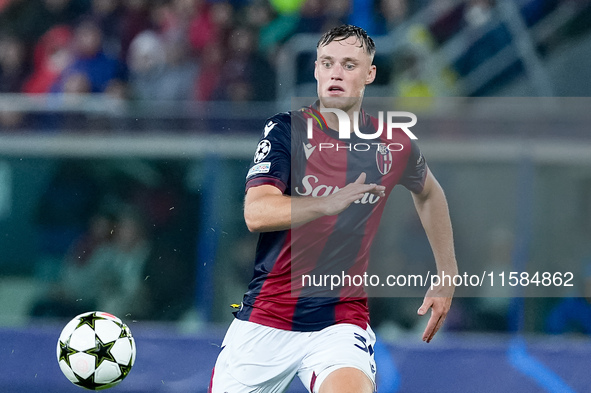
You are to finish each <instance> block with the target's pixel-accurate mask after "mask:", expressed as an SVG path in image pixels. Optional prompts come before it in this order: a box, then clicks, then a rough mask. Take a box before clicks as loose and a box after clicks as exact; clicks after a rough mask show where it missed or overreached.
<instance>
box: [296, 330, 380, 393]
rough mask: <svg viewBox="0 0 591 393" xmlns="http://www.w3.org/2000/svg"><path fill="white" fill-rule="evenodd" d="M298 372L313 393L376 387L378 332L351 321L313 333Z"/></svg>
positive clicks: (358, 392)
mask: <svg viewBox="0 0 591 393" xmlns="http://www.w3.org/2000/svg"><path fill="white" fill-rule="evenodd" d="M306 345H307V350H306V352H307V355H306V357H305V358H304V359H303V361H302V367H300V369H299V370H298V376H299V377H300V379H301V380H302V382H303V383H304V386H306V388H307V389H308V391H309V392H310V393H333V392H339V393H348V392H351V393H353V392H354V393H371V392H373V391H374V390H375V372H376V366H375V360H374V356H373V353H374V352H373V347H374V345H375V335H374V334H373V331H372V330H371V328H370V327H369V326H368V328H367V330H363V329H361V328H360V327H359V326H355V325H351V324H339V325H335V326H331V327H328V328H326V329H324V330H322V331H320V332H315V333H313V334H312V335H311V337H310V340H309V341H308V342H307V343H306Z"/></svg>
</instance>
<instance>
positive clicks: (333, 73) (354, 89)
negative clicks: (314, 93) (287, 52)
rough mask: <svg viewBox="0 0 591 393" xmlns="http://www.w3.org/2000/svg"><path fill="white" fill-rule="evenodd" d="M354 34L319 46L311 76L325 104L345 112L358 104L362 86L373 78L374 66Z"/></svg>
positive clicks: (362, 89)
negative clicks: (316, 83)
mask: <svg viewBox="0 0 591 393" xmlns="http://www.w3.org/2000/svg"><path fill="white" fill-rule="evenodd" d="M371 62H372V58H371V56H370V55H369V54H367V52H366V51H365V49H364V48H363V47H361V44H360V42H359V40H358V39H357V38H356V37H349V38H347V39H346V40H342V41H332V42H331V43H329V44H328V45H324V46H321V47H319V48H318V51H317V59H316V66H315V69H314V77H315V78H316V80H317V81H318V98H319V99H320V102H321V104H322V105H323V106H324V107H326V108H337V109H341V110H344V111H345V112H348V111H350V110H352V109H353V110H356V109H357V108H358V106H359V105H360V104H361V99H362V98H363V92H364V91H365V86H366V85H368V84H370V83H372V82H373V80H374V79H375V74H376V66H375V65H372V64H371Z"/></svg>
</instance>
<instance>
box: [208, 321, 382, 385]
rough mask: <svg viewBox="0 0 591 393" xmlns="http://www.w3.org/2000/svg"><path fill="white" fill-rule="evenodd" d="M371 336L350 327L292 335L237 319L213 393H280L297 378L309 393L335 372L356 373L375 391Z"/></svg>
mask: <svg viewBox="0 0 591 393" xmlns="http://www.w3.org/2000/svg"><path fill="white" fill-rule="evenodd" d="M375 340H376V339H375V335H374V333H373V331H372V330H371V328H370V327H369V326H368V327H367V329H366V330H363V329H362V328H360V327H359V326H356V325H352V324H338V325H333V326H330V327H327V328H326V329H323V330H321V331H318V332H292V331H288V330H281V329H275V328H271V327H268V326H263V325H259V324H257V323H253V322H247V321H242V320H239V319H235V320H234V321H233V322H232V324H231V325H230V327H229V329H228V332H227V333H226V337H225V338H224V341H223V342H222V349H221V352H220V354H219V356H218V359H217V362H216V364H215V367H214V370H213V373H212V378H211V384H210V391H209V392H211V393H255V392H256V393H281V392H284V391H285V390H287V388H288V386H289V384H290V383H291V381H292V379H293V378H295V376H296V375H297V376H298V377H299V378H300V380H301V381H302V383H303V384H304V386H305V387H306V388H307V389H308V391H309V392H310V393H317V392H318V390H319V389H320V385H322V382H323V381H324V380H325V379H326V377H327V376H328V375H329V374H330V373H331V372H332V371H334V370H337V369H339V368H343V367H353V368H357V369H359V370H361V371H363V372H364V373H365V375H367V377H368V378H369V379H370V380H371V381H372V383H373V384H374V387H375V375H376V364H375V361H374V356H373V348H374V345H375Z"/></svg>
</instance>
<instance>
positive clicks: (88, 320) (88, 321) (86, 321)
mask: <svg viewBox="0 0 591 393" xmlns="http://www.w3.org/2000/svg"><path fill="white" fill-rule="evenodd" d="M101 319H103V318H102V317H99V316H97V315H96V314H95V313H91V314H88V315H83V316H81V317H80V322H78V326H76V329H78V328H79V327H80V326H82V325H88V326H90V327H91V328H92V330H94V324H95V322H96V321H98V320H101Z"/></svg>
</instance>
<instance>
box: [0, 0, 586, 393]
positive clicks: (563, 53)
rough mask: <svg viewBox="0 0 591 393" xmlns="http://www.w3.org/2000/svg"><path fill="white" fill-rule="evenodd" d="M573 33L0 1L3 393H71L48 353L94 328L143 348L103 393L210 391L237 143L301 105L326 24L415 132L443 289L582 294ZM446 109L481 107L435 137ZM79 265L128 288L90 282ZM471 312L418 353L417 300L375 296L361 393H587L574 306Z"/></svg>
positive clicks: (575, 7)
mask: <svg viewBox="0 0 591 393" xmlns="http://www.w3.org/2000/svg"><path fill="white" fill-rule="evenodd" d="M590 18H591V2H589V1H585V0H515V1H510V0H496V1H486V0H470V1H459V0H431V1H429V0H416V1H415V0H381V1H380V0H375V1H372V0H350V1H328V0H306V1H303V0H283V1H281V0H275V1H267V0H260V1H257V0H233V1H204V0H171V1H166V0H154V1H148V0H124V1H117V0H95V1H91V0H2V1H0V93H1V94H0V130H1V132H0V234H2V236H0V250H1V252H0V367H1V368H2V373H0V390H1V391H3V392H32V391H47V392H66V391H77V389H78V388H76V387H74V386H73V385H71V384H70V383H69V382H67V381H66V379H65V378H64V377H63V376H62V375H61V372H60V371H59V368H58V366H57V362H56V361H55V355H54V353H55V352H54V345H55V342H56V340H57V336H58V333H59V330H60V329H61V327H62V326H63V325H64V324H65V323H66V322H67V320H69V319H70V318H71V317H72V316H74V315H76V313H78V312H79V311H80V312H81V311H87V310H88V309H91V308H94V307H99V308H100V307H103V308H105V307H107V308H109V309H108V310H106V311H110V312H112V313H114V314H116V315H119V316H120V317H121V318H122V319H124V320H126V322H128V323H129V325H130V327H131V329H132V331H133V333H134V334H135V336H136V340H137V344H138V359H137V362H136V365H135V367H134V370H133V371H132V372H131V374H130V376H129V377H128V378H127V380H126V381H125V382H124V383H123V384H121V385H120V386H119V387H118V388H116V389H114V390H113V391H121V392H189V391H194V392H204V391H205V390H206V385H207V381H208V379H209V375H210V371H211V367H212V365H213V362H214V360H215V356H216V354H217V350H218V348H217V345H219V343H220V340H221V337H222V335H223V332H224V329H225V327H226V326H227V324H228V322H229V321H230V320H231V309H230V308H229V304H231V303H235V302H239V301H240V299H241V295H242V293H243V291H244V288H245V286H246V284H247V282H248V280H249V278H250V274H251V264H252V259H251V258H252V255H253V251H254V247H255V244H256V236H255V235H253V234H250V233H248V231H247V229H246V227H245V225H244V223H243V219H242V214H241V209H242V205H241V204H242V196H243V179H244V176H245V173H246V171H247V170H248V163H249V160H250V159H251V157H252V154H253V152H254V147H255V145H256V140H257V138H258V136H259V134H260V132H261V128H262V125H263V124H264V120H265V119H266V118H267V117H269V116H270V115H272V114H273V113H275V112H278V111H285V110H288V109H289V108H290V105H291V98H292V97H306V96H312V95H314V80H313V78H312V70H313V56H314V48H315V45H316V42H317V39H318V36H319V34H320V32H322V31H324V30H326V29H327V28H328V27H331V26H333V25H336V24H339V23H342V22H349V23H353V24H357V25H360V26H362V27H364V28H366V29H367V30H368V32H369V33H370V34H371V35H372V36H374V37H375V38H376V43H377V46H378V56H376V64H377V65H378V70H379V71H378V76H379V77H378V80H377V81H376V83H375V85H374V86H371V88H370V89H368V91H367V95H368V96H369V95H371V96H376V97H397V98H400V99H405V100H407V101H404V102H405V103H406V104H410V105H411V106H414V108H416V110H417V111H419V124H430V125H432V126H431V127H428V130H427V131H425V132H423V133H420V131H417V134H418V135H419V138H420V144H421V147H422V149H423V150H424V151H425V155H426V156H427V158H428V161H429V164H430V166H431V168H432V169H433V171H434V172H436V173H437V175H438V178H439V180H440V182H441V183H442V185H443V187H444V188H445V190H446V193H447V195H448V199H449V203H450V209H451V212H452V220H453V223H454V229H455V237H456V248H457V255H458V261H459V264H460V270H466V266H470V269H473V270H483V269H492V268H495V269H506V270H511V269H513V270H523V268H524V267H525V266H530V267H531V266H534V267H536V269H538V270H551V271H566V270H572V271H573V272H574V273H575V277H576V278H577V280H578V282H580V283H581V285H580V286H579V287H578V288H581V289H582V288H583V287H584V285H585V283H586V282H589V280H588V279H587V277H589V276H591V268H590V267H589V266H590V265H589V264H590V263H591V246H589V244H590V242H589V239H590V236H591V171H590V169H591V133H590V131H589V129H588V128H589V127H588V125H589V124H590V122H589V118H588V116H589V114H588V113H585V112H586V108H588V107H589V105H588V104H589V103H591V102H590V101H589V100H588V99H587V98H585V97H587V96H589V92H590V91H591V77H590V76H589V72H588V70H589V69H590V66H591V35H590V29H589V27H591V25H590V24H589V20H590ZM414 97H423V98H420V99H417V98H414ZM442 97H455V98H442ZM484 97H522V98H497V99H491V100H490V101H487V99H485V98H484ZM523 97H526V98H523ZM527 97H532V98H531V99H528V98H527ZM533 97H546V98H547V99H543V100H542V99H540V98H537V99H536V98H533ZM566 97H568V98H566ZM446 102H448V103H449V102H452V103H455V104H456V107H459V108H460V110H459V111H460V112H461V110H462V109H461V108H463V106H462V105H461V104H460V103H462V102H468V103H469V104H471V105H472V104H473V105H475V107H476V108H480V110H473V111H471V113H470V116H461V117H453V116H452V117H449V116H447V117H442V116H441V114H440V113H438V112H437V111H435V110H433V108H436V107H438V105H436V104H441V103H446ZM483 108H484V109H483ZM515 108H519V110H517V111H516V110H515ZM557 108H558V109H557ZM514 118H517V119H518V120H519V121H520V122H522V123H525V124H527V126H526V127H525V128H523V127H522V128H519V130H516V129H514V128H513V126H511V125H510V124H512V123H511V120H512V119H514ZM443 120H444V121H443ZM442 122H443V123H442ZM441 124H443V125H442V126H439V125H441ZM391 204H392V205H396V206H401V207H397V208H396V209H392V216H391V217H392V219H390V220H388V222H387V223H386V224H389V226H388V227H387V229H388V232H387V233H388V236H391V237H390V238H389V239H390V240H389V242H390V243H391V246H392V249H393V251H392V252H393V256H392V259H393V260H395V261H397V262H398V263H399V264H425V265H426V266H427V265H428V264H430V263H432V257H431V255H430V253H429V252H428V247H427V246H426V245H425V241H426V239H425V237H424V235H423V234H422V232H421V229H420V224H419V223H418V220H417V217H416V214H414V213H412V211H413V210H412V205H411V201H410V197H409V196H408V193H407V192H405V191H404V190H398V192H397V193H395V195H394V200H393V202H391ZM89 261H94V262H96V261H98V262H97V264H98V265H99V266H105V267H112V266H115V265H114V264H119V265H118V266H124V268H121V269H119V270H117V269H107V268H105V269H104V270H102V272H103V273H102V274H98V275H97V274H89V273H88V272H87V271H85V270H84V268H83V267H84V266H88V263H89ZM101 264H102V265H101ZM106 270H109V271H110V273H108V274H107V273H106ZM122 283H125V284H122ZM92 288H103V289H106V290H104V291H100V290H99V291H92V290H91V289H92ZM95 292H96V293H95ZM485 295H486V296H481V297H476V298H457V299H455V300H454V305H453V307H452V312H451V314H450V315H449V317H448V321H447V323H446V326H445V328H444V331H442V332H440V333H439V335H438V337H437V338H436V340H435V341H434V342H433V343H431V344H430V345H428V346H426V345H424V343H422V342H421V341H420V339H419V337H420V332H421V331H422V327H423V323H424V322H425V321H421V320H419V319H417V318H416V316H415V310H416V308H417V307H418V305H419V304H420V298H395V299H392V298H377V299H372V320H373V325H374V328H375V330H376V331H377V333H378V335H379V337H380V339H381V345H382V348H381V351H379V352H378V353H379V354H380V358H379V359H378V368H379V370H380V374H379V375H380V377H379V378H380V379H379V381H378V383H379V387H380V391H381V392H396V391H404V392H421V393H425V392H476V391H477V392H507V391H520V392H521V391H523V392H586V391H590V390H591V378H590V377H589V373H588V371H587V369H586V362H585V360H587V359H589V358H590V355H591V352H590V351H591V344H590V342H589V336H588V335H589V334H591V306H590V305H589V304H588V303H587V302H586V300H585V299H583V298H581V296H583V295H584V293H569V292H568V291H562V292H559V293H557V294H553V296H552V297H525V298H522V297H512V296H513V295H515V292H510V291H508V292H507V291H500V292H495V293H488V294H485ZM64 299H73V300H74V301H73V302H68V301H64ZM302 389H303V388H302V387H301V386H299V382H295V383H294V384H293V386H292V390H291V391H293V392H298V391H303V390H302Z"/></svg>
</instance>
